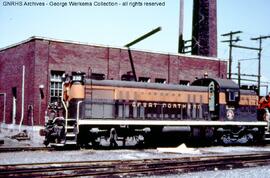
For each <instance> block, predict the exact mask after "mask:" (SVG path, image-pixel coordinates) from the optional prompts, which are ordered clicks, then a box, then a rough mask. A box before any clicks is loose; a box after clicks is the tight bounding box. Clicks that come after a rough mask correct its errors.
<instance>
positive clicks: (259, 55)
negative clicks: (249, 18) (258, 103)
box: [251, 35, 270, 96]
mask: <svg viewBox="0 0 270 178" xmlns="http://www.w3.org/2000/svg"><path fill="white" fill-rule="evenodd" d="M267 38H270V35H269V36H259V37H257V38H251V40H259V52H258V59H259V60H258V95H259V96H260V86H261V54H262V40H263V39H267Z"/></svg>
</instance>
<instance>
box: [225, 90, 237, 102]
mask: <svg viewBox="0 0 270 178" xmlns="http://www.w3.org/2000/svg"><path fill="white" fill-rule="evenodd" d="M226 93H227V101H228V102H238V101H239V93H238V91H227V92H226Z"/></svg>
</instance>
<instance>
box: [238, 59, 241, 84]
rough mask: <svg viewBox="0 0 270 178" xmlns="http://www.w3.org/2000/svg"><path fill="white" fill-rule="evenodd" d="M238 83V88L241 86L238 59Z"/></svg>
mask: <svg viewBox="0 0 270 178" xmlns="http://www.w3.org/2000/svg"><path fill="white" fill-rule="evenodd" d="M237 68H238V85H239V88H240V87H241V68H240V61H238V66H237Z"/></svg>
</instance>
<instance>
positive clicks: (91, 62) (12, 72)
mask: <svg viewBox="0 0 270 178" xmlns="http://www.w3.org/2000/svg"><path fill="white" fill-rule="evenodd" d="M131 53H132V57H133V61H134V65H135V69H136V73H137V77H138V79H139V80H141V81H143V80H150V81H151V82H165V81H166V83H172V84H188V83H189V82H192V81H193V80H194V79H195V78H196V77H198V78H199V77H202V76H203V74H204V73H206V72H207V73H208V75H209V76H210V77H219V78H224V77H226V72H227V65H226V62H225V61H221V60H218V59H216V58H210V57H200V56H190V55H179V54H164V53H156V52H147V51H135V50H132V51H131ZM89 69H91V72H92V73H93V74H94V75H95V76H104V78H105V79H113V80H121V78H122V76H123V75H125V74H127V73H128V72H129V71H131V67H130V62H129V56H128V51H127V49H126V48H116V47H108V46H98V45H91V44H83V43H78V42H71V41H60V40H55V39H48V38H41V37H31V38H29V39H27V40H25V41H22V42H20V43H17V44H14V45H12V46H8V47H5V48H2V49H0V111H2V113H3V114H2V113H1V114H0V122H2V123H6V124H12V123H13V124H19V123H20V120H23V124H24V125H32V120H33V122H34V125H43V124H44V114H45V110H46V107H47V105H48V103H50V102H51V101H54V100H56V99H57V98H58V97H59V96H60V95H61V92H62V89H61V75H62V74H63V73H65V72H66V73H71V72H72V71H82V72H85V73H88V71H89ZM43 94H44V97H43V96H42V95H43ZM4 110H5V111H4Z"/></svg>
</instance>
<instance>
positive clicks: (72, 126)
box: [65, 118, 77, 145]
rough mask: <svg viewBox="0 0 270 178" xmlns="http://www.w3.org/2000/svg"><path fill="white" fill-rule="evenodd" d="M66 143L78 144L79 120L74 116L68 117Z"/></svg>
mask: <svg viewBox="0 0 270 178" xmlns="http://www.w3.org/2000/svg"><path fill="white" fill-rule="evenodd" d="M66 123H67V125H66V131H67V132H66V141H65V144H66V145H76V144H77V127H76V125H77V122H76V119H74V118H68V119H67V121H66Z"/></svg>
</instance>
